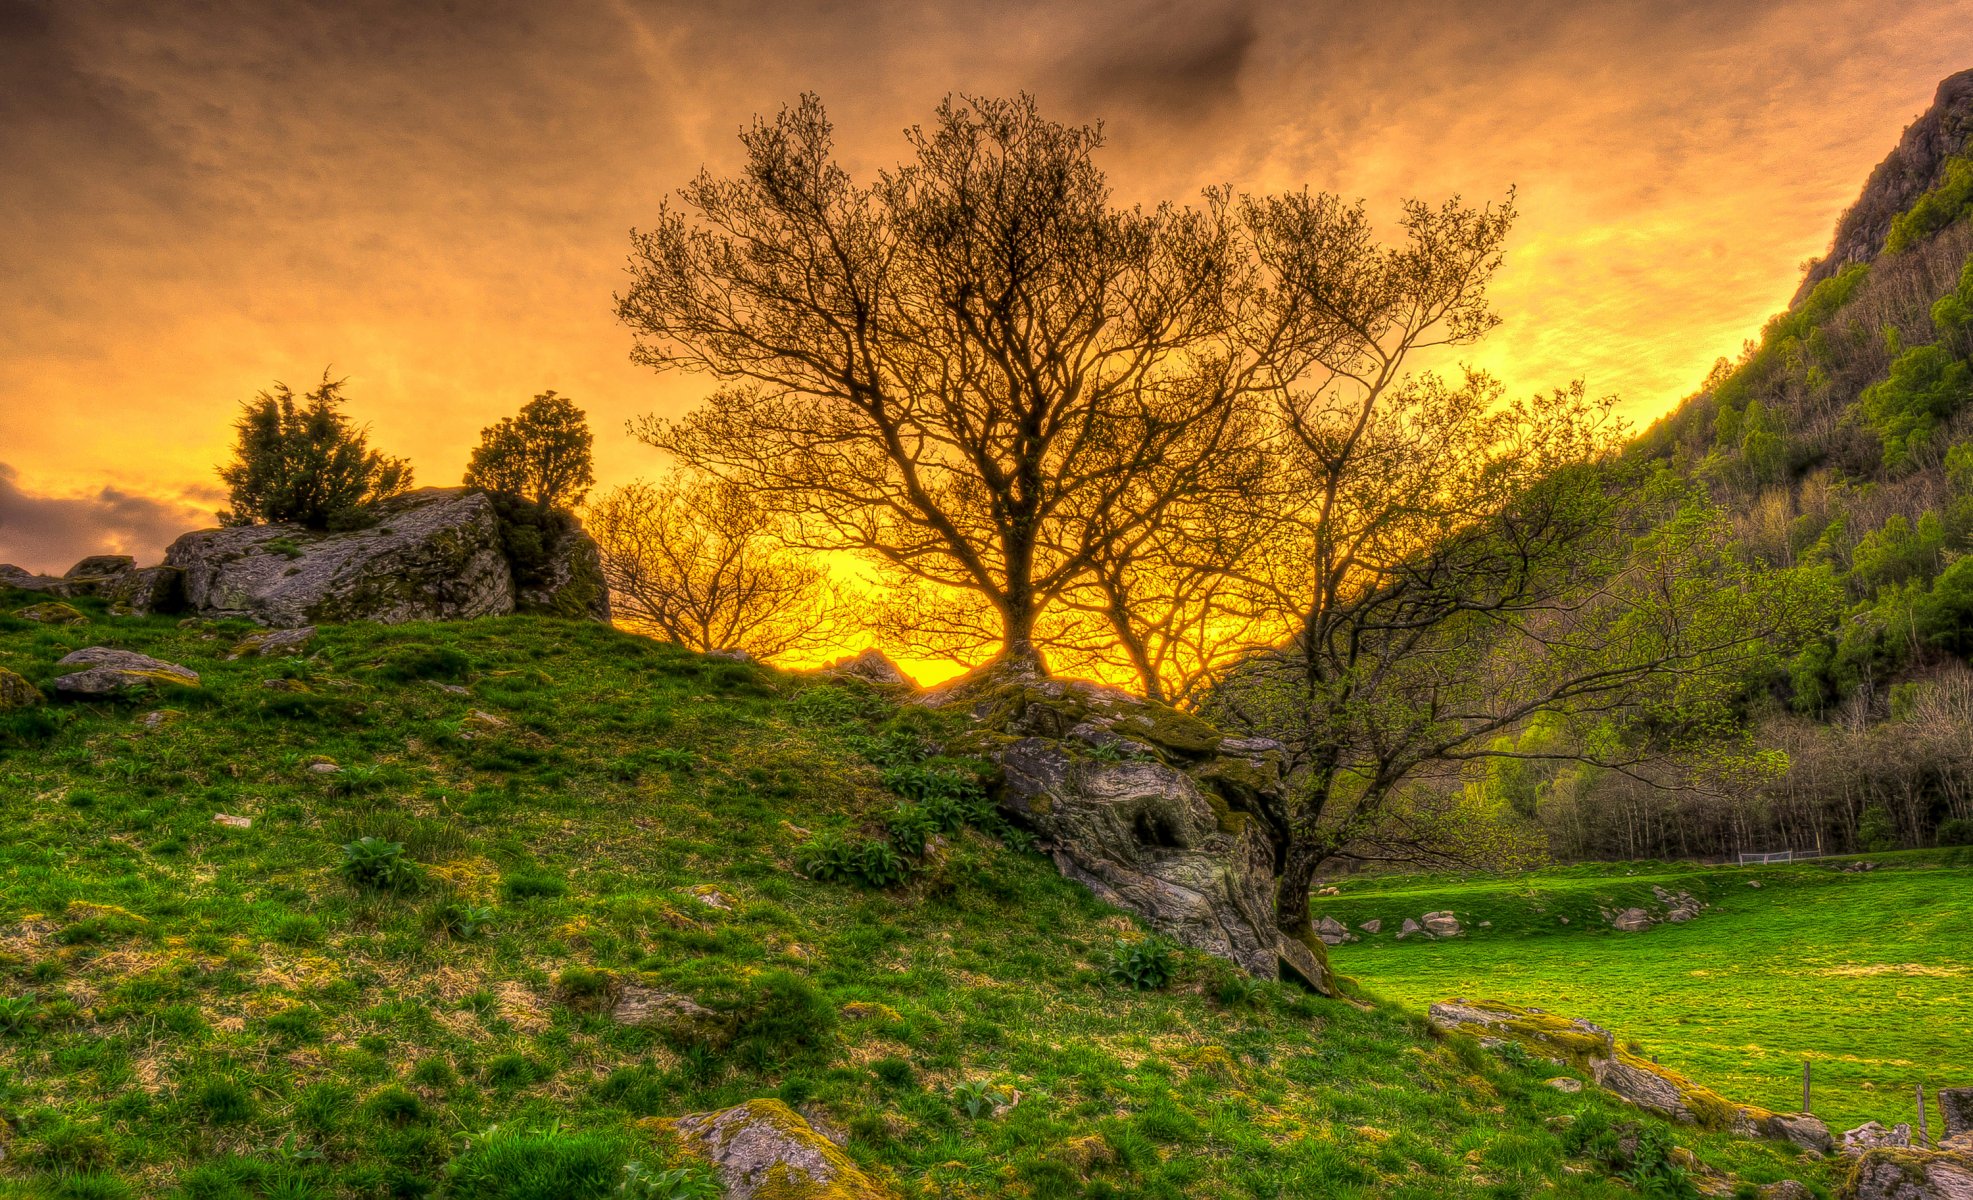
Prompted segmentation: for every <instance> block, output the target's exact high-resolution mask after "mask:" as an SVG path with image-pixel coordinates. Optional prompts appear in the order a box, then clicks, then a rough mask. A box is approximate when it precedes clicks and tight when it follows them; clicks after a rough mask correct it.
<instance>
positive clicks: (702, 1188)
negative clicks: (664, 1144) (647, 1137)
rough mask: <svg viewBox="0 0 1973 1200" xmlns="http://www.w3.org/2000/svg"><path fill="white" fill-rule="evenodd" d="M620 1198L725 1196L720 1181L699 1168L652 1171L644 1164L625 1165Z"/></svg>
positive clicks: (679, 1199)
mask: <svg viewBox="0 0 1973 1200" xmlns="http://www.w3.org/2000/svg"><path fill="white" fill-rule="evenodd" d="M617 1194H618V1195H619V1196H626V1197H630V1200H719V1198H720V1197H721V1196H723V1195H725V1194H726V1193H725V1190H724V1189H723V1188H721V1187H720V1184H719V1180H717V1179H715V1178H714V1177H713V1176H712V1175H711V1174H710V1173H708V1172H706V1171H704V1170H702V1169H700V1168H698V1167H673V1168H672V1169H671V1170H669V1171H653V1170H651V1169H650V1168H648V1167H646V1166H645V1165H644V1164H643V1163H639V1162H633V1163H625V1164H624V1168H623V1182H622V1183H619V1184H618V1185H617Z"/></svg>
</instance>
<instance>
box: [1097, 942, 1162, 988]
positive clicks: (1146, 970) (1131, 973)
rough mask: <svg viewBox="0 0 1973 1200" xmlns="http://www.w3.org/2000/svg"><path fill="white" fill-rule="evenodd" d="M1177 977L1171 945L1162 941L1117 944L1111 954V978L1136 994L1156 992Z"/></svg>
mask: <svg viewBox="0 0 1973 1200" xmlns="http://www.w3.org/2000/svg"><path fill="white" fill-rule="evenodd" d="M1177 974H1178V965H1177V963H1176V962H1175V961H1174V960H1173V956H1172V945H1171V943H1170V942H1168V941H1166V940H1165V939H1164V938H1161V937H1148V938H1141V939H1139V940H1136V941H1127V942H1118V943H1117V944H1116V945H1115V946H1113V947H1112V948H1111V950H1110V966H1109V975H1110V978H1111V979H1114V980H1116V981H1117V982H1118V983H1121V984H1124V985H1125V986H1127V987H1130V988H1134V989H1136V990H1138V991H1141V992H1155V991H1159V990H1161V989H1163V988H1164V987H1166V986H1168V985H1169V984H1170V983H1171V981H1172V979H1173V978H1174V977H1175V976H1176V975H1177Z"/></svg>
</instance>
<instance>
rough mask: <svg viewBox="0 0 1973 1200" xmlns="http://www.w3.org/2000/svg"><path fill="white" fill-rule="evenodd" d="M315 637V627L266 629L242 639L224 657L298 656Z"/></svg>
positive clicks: (229, 658)
mask: <svg viewBox="0 0 1973 1200" xmlns="http://www.w3.org/2000/svg"><path fill="white" fill-rule="evenodd" d="M314 637H315V626H313V625H302V626H299V627H297V628H294V629H268V630H263V631H262V632H260V633H255V634H250V635H248V636H247V637H246V638H244V639H242V640H241V641H240V642H239V643H238V644H237V645H235V646H234V647H233V649H232V650H231V651H230V652H228V653H227V655H226V657H227V659H228V660H229V661H230V660H232V659H236V658H246V657H248V656H252V657H254V658H272V657H274V656H275V655H278V654H299V653H301V651H302V649H303V647H305V646H307V645H308V643H309V642H310V641H311V640H312V639H313V638H314Z"/></svg>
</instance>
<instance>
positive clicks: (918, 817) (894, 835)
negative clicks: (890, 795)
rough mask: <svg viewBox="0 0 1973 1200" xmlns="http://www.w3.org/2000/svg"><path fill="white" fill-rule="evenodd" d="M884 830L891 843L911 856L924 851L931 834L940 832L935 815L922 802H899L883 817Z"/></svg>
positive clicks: (916, 855) (914, 856)
mask: <svg viewBox="0 0 1973 1200" xmlns="http://www.w3.org/2000/svg"><path fill="white" fill-rule="evenodd" d="M884 831H885V832H886V833H888V834H889V835H890V839H891V844H892V845H894V846H896V847H897V848H898V849H900V850H902V851H904V852H905V853H906V854H909V855H911V856H912V857H913V858H916V857H918V856H919V855H921V854H923V853H924V852H925V846H926V845H927V844H928V843H929V842H930V841H931V840H932V835H933V834H936V833H939V832H941V830H940V828H939V822H938V819H937V818H936V817H934V816H933V815H932V814H931V813H929V812H927V811H926V810H925V806H924V805H922V804H900V805H898V806H897V807H896V808H894V809H892V810H891V813H890V815H889V816H887V817H885V818H884Z"/></svg>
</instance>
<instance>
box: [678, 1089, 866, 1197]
mask: <svg viewBox="0 0 1973 1200" xmlns="http://www.w3.org/2000/svg"><path fill="white" fill-rule="evenodd" d="M648 1125H649V1126H650V1127H651V1128H653V1129H656V1130H658V1131H664V1132H669V1133H671V1134H672V1135H673V1136H675V1137H676V1138H678V1140H679V1141H680V1142H681V1143H683V1145H684V1146H685V1148H686V1149H687V1150H689V1151H690V1152H692V1153H693V1154H696V1155H698V1156H699V1157H700V1158H703V1159H705V1160H706V1161H707V1162H709V1163H711V1164H712V1166H713V1168H714V1169H715V1170H716V1171H718V1172H719V1180H720V1183H721V1184H722V1185H724V1187H725V1189H726V1196H727V1197H728V1200H895V1197H896V1195H897V1193H895V1192H893V1191H892V1190H891V1189H890V1188H888V1187H886V1186H884V1185H883V1184H881V1183H879V1182H877V1181H876V1180H875V1179H872V1178H871V1177H870V1176H869V1175H867V1174H865V1173H864V1171H863V1170H862V1168H860V1167H858V1166H857V1165H856V1164H855V1163H854V1162H852V1161H851V1160H850V1158H849V1156H848V1155H846V1154H844V1153H843V1152H842V1151H841V1150H839V1149H837V1148H836V1146H835V1144H834V1143H833V1142H831V1141H830V1140H829V1139H828V1138H825V1137H823V1136H822V1135H821V1134H819V1133H817V1132H816V1131H815V1129H814V1128H813V1127H812V1126H811V1125H809V1123H808V1122H807V1121H805V1120H803V1119H802V1117H801V1116H800V1115H799V1114H797V1113H796V1112H795V1111H794V1110H793V1109H791V1108H789V1107H788V1106H787V1105H785V1104H783V1103H781V1101H779V1100H750V1101H748V1102H747V1103H745V1104H742V1105H738V1106H736V1107H734V1108H728V1109H723V1110H721V1111H719V1112H711V1113H694V1114H693V1115H691V1116H686V1117H677V1118H674V1119H669V1120H657V1121H652V1122H648Z"/></svg>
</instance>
